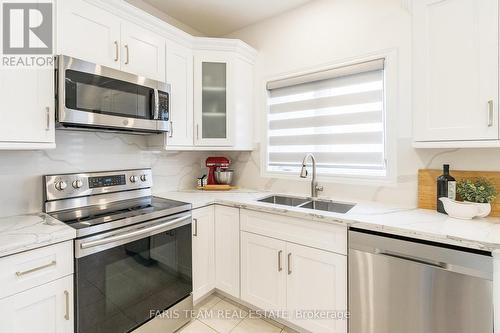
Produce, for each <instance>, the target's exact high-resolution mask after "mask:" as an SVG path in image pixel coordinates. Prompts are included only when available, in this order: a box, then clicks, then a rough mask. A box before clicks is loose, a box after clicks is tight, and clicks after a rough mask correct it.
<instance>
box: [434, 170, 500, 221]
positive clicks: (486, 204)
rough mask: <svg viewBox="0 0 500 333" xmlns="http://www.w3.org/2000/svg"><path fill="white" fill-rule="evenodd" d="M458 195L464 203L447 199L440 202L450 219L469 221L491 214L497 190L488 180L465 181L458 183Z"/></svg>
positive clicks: (444, 198)
mask: <svg viewBox="0 0 500 333" xmlns="http://www.w3.org/2000/svg"><path fill="white" fill-rule="evenodd" d="M457 195H458V197H459V198H460V199H461V200H463V201H455V200H452V199H450V198H446V197H443V198H439V200H441V202H442V203H443V206H444V209H445V211H446V213H447V214H448V215H449V216H450V217H453V218H458V219H464V220H469V219H473V218H474V217H486V216H488V215H489V214H490V213H491V203H492V202H493V201H495V198H496V196H497V190H496V188H495V185H494V184H493V183H492V182H491V181H489V180H488V179H486V178H475V179H464V180H461V181H459V182H458V183H457Z"/></svg>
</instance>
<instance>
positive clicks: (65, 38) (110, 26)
mask: <svg viewBox="0 0 500 333" xmlns="http://www.w3.org/2000/svg"><path fill="white" fill-rule="evenodd" d="M57 5H58V24H59V26H58V34H57V37H58V43H57V45H58V53H59V54H64V55H68V56H71V57H75V58H79V59H82V60H85V61H89V62H93V63H96V64H100V65H103V66H106V67H112V68H117V69H120V65H121V61H120V43H121V38H120V25H121V20H120V18H118V17H117V16H115V15H113V14H112V13H110V12H107V11H105V10H102V9H100V8H98V7H96V6H94V5H92V4H90V3H88V2H86V1H84V0H63V1H59V2H58V3H57Z"/></svg>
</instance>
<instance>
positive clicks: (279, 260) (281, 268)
mask: <svg viewBox="0 0 500 333" xmlns="http://www.w3.org/2000/svg"><path fill="white" fill-rule="evenodd" d="M282 254H283V251H282V250H279V251H278V272H281V271H282V270H283V266H282V265H281V255H282Z"/></svg>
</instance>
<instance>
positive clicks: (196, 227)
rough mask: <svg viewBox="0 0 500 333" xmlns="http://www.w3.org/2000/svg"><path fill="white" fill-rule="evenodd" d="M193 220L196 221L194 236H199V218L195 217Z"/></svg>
mask: <svg viewBox="0 0 500 333" xmlns="http://www.w3.org/2000/svg"><path fill="white" fill-rule="evenodd" d="M193 222H194V228H193V229H194V232H193V236H194V237H198V219H193Z"/></svg>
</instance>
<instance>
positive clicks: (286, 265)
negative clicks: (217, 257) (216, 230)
mask: <svg viewBox="0 0 500 333" xmlns="http://www.w3.org/2000/svg"><path fill="white" fill-rule="evenodd" d="M241 299H242V300H243V301H245V302H248V303H250V304H252V305H254V306H256V307H258V308H260V309H262V310H265V311H276V315H280V313H278V311H282V313H285V311H286V315H287V320H288V321H290V322H291V323H293V324H295V325H297V326H298V327H302V328H304V329H307V330H309V331H311V332H330V333H345V332H347V321H346V320H336V319H335V318H334V316H336V315H337V313H339V312H344V311H346V310H347V257H346V256H344V255H339V254H336V253H332V252H328V251H323V250H318V249H314V248H310V247H307V246H302V245H297V244H293V243H289V242H285V241H282V240H278V239H274V238H270V237H266V236H261V235H255V234H252V233H248V232H242V233H241ZM321 316H323V317H321ZM324 316H329V318H325V317H324Z"/></svg>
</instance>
